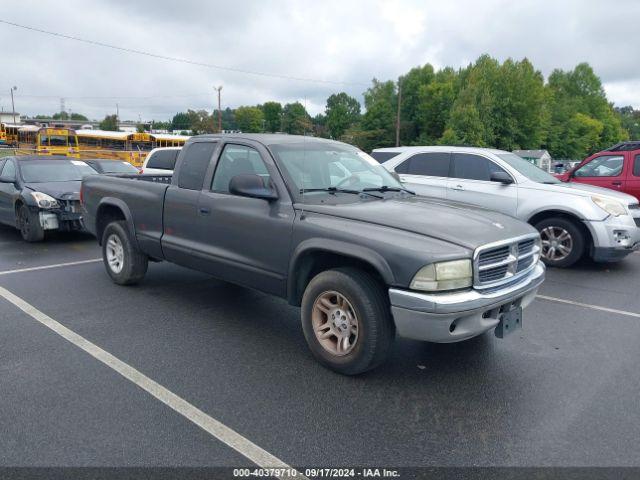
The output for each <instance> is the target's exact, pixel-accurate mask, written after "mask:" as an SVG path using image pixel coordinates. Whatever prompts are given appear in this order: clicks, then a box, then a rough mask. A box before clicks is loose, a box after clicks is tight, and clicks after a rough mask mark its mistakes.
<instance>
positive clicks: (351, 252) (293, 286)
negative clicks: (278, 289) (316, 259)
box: [287, 238, 395, 303]
mask: <svg viewBox="0 0 640 480" xmlns="http://www.w3.org/2000/svg"><path fill="white" fill-rule="evenodd" d="M311 252H319V253H333V254H337V255H341V256H345V257H351V258H353V259H356V260H359V261H362V262H365V263H368V264H369V265H371V267H372V268H374V269H375V270H376V271H377V272H378V273H379V274H380V276H381V277H382V279H383V280H384V281H385V283H386V284H387V285H394V284H395V276H394V274H393V271H392V270H391V267H390V266H389V264H388V263H387V261H386V260H385V259H384V257H383V256H382V255H380V254H379V253H378V252H376V251H375V250H372V249H370V248H367V247H362V246H360V245H354V244H352V243H347V242H343V241H340V240H331V239H326V238H312V239H309V240H305V241H303V242H301V243H300V244H299V245H298V246H297V247H296V248H295V250H294V251H293V252H292V254H291V261H290V262H289V273H288V277H287V298H288V300H289V302H290V303H291V302H295V300H296V298H297V296H298V294H299V293H300V292H297V281H296V279H297V275H296V272H297V271H298V269H299V268H300V266H301V262H302V261H303V258H304V257H305V256H306V255H307V254H309V253H311Z"/></svg>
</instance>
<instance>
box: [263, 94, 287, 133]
mask: <svg viewBox="0 0 640 480" xmlns="http://www.w3.org/2000/svg"><path fill="white" fill-rule="evenodd" d="M262 113H263V114H264V129H265V131H267V132H271V133H273V132H279V131H280V128H281V124H282V105H281V104H280V102H265V103H264V104H263V105H262Z"/></svg>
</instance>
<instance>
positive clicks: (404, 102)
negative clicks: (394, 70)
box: [398, 63, 435, 144]
mask: <svg viewBox="0 0 640 480" xmlns="http://www.w3.org/2000/svg"><path fill="white" fill-rule="evenodd" d="M434 78H435V72H434V69H433V66H431V65H430V64H428V63H427V64H426V65H424V66H421V67H415V68H412V69H411V70H409V72H408V73H406V74H405V75H402V76H401V77H400V78H399V79H398V84H399V85H400V86H401V87H402V99H401V102H400V119H401V131H400V141H401V143H403V144H411V143H412V142H413V141H414V140H415V139H416V138H417V137H419V136H420V135H422V133H423V132H422V130H421V128H420V127H421V126H422V125H421V122H420V121H419V120H418V118H417V117H418V111H419V109H420V106H421V103H422V101H423V99H424V98H423V96H422V95H421V92H423V91H424V90H423V89H424V88H425V87H427V86H428V85H429V84H430V83H431V82H432V81H433V80H434Z"/></svg>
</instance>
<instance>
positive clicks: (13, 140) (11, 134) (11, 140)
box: [0, 123, 24, 147]
mask: <svg viewBox="0 0 640 480" xmlns="http://www.w3.org/2000/svg"><path fill="white" fill-rule="evenodd" d="M23 126H24V125H13V124H11V123H3V124H2V125H1V126H0V129H1V130H2V132H3V133H0V138H4V140H5V145H9V146H10V147H17V146H18V130H20V128H22V127H23Z"/></svg>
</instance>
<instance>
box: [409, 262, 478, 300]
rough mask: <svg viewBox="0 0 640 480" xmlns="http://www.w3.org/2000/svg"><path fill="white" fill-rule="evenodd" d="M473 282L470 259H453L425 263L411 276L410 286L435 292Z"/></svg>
mask: <svg viewBox="0 0 640 480" xmlns="http://www.w3.org/2000/svg"><path fill="white" fill-rule="evenodd" d="M472 284H473V272H472V269H471V260H469V259H464V260H453V261H450V262H438V263H432V264H430V265H426V266H424V267H422V268H421V269H420V270H418V273H416V275H415V276H414V277H413V280H412V281H411V285H410V288H411V289H413V290H424V291H427V292H437V291H441V290H455V289H457V288H465V287H470V286H471V285H472Z"/></svg>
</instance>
